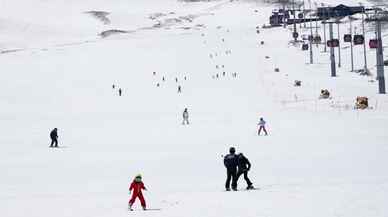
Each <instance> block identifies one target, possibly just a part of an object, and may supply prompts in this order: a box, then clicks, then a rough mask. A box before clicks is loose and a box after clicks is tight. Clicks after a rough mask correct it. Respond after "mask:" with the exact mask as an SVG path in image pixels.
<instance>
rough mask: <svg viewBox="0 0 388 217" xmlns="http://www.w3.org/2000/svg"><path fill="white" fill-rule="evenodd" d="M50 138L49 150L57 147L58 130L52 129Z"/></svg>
mask: <svg viewBox="0 0 388 217" xmlns="http://www.w3.org/2000/svg"><path fill="white" fill-rule="evenodd" d="M50 138H51V145H50V147H51V148H52V147H58V129H57V128H54V129H53V130H52V131H51V132H50ZM53 145H54V146H53Z"/></svg>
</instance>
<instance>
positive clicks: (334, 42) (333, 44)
mask: <svg viewBox="0 0 388 217" xmlns="http://www.w3.org/2000/svg"><path fill="white" fill-rule="evenodd" d="M327 46H328V47H338V46H339V40H338V39H333V40H328V41H327Z"/></svg>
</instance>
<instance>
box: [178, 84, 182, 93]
mask: <svg viewBox="0 0 388 217" xmlns="http://www.w3.org/2000/svg"><path fill="white" fill-rule="evenodd" d="M181 92H182V87H181V85H179V86H178V93H181Z"/></svg>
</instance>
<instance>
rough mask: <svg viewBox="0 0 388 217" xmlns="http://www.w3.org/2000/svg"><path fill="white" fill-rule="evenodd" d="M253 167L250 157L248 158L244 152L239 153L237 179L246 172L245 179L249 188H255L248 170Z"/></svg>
mask: <svg viewBox="0 0 388 217" xmlns="http://www.w3.org/2000/svg"><path fill="white" fill-rule="evenodd" d="M250 169H251V163H250V162H249V160H248V158H246V157H245V156H244V155H243V153H240V154H238V170H237V180H238V179H239V178H240V176H241V175H242V174H244V179H245V181H246V182H247V185H248V186H247V190H249V189H254V187H253V185H252V182H251V180H249V178H248V171H249V170H250Z"/></svg>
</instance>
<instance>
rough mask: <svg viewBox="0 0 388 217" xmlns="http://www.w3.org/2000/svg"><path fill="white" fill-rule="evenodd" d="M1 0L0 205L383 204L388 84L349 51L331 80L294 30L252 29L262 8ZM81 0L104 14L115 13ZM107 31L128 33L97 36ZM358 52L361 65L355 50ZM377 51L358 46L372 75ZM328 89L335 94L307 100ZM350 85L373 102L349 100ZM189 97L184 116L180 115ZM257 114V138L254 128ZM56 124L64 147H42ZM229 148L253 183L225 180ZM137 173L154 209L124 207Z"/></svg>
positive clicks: (336, 208)
mask: <svg viewBox="0 0 388 217" xmlns="http://www.w3.org/2000/svg"><path fill="white" fill-rule="evenodd" d="M337 2H338V1H337ZM342 2H343V3H347V2H349V1H342ZM338 3H339V2H338ZM21 5H23V6H21ZM0 7H1V8H2V9H3V11H4V12H2V14H1V15H0V50H1V51H2V54H1V55H0V65H1V72H2V78H1V80H0V81H1V85H0V108H1V109H0V130H1V135H0V144H1V148H2V149H1V152H0V159H1V160H0V174H1V176H0V177H1V182H0V192H1V194H0V201H1V203H0V214H1V216H4V217H26V216H28V217H51V216H56V217H70V216H71V217H78V216H80V217H81V216H86V217H88V216H90V217H100V216H101V217H105V216H106V217H108V216H109V217H113V216H114V217H120V216H163V217H182V216H185V217H198V216H202V217H218V216H223V217H232V216H233V217H234V216H244V217H258V216H262V217H284V216H289V217H294V216H295V217H312V216H314V217H328V216H333V217H337V216H341V217H362V216H368V217H372V216H373V217H385V216H387V215H388V208H387V206H386V204H387V201H388V174H387V173H386V172H385V171H386V165H387V163H388V160H387V157H386V156H387V154H388V146H387V145H388V142H387V139H388V135H387V133H386V125H387V124H388V98H387V96H386V95H378V94H377V83H376V82H370V80H373V79H374V78H373V76H371V77H362V76H359V75H358V74H355V73H352V72H350V60H349V59H348V56H349V49H343V52H342V55H343V56H342V58H343V59H342V61H343V67H342V68H340V69H338V77H336V78H331V77H330V71H329V65H328V61H329V56H328V53H323V52H322V50H323V48H322V47H320V48H316V47H314V49H315V50H314V52H315V56H314V60H315V62H316V64H313V65H309V64H308V61H309V57H308V52H303V51H301V49H300V48H299V47H294V46H292V45H290V44H289V40H290V38H291V31H290V30H289V29H283V28H275V29H260V34H257V33H256V26H260V27H261V26H262V25H263V24H264V23H267V18H268V16H269V15H270V13H271V10H272V7H271V6H269V5H265V4H260V3H255V2H243V1H233V2H230V1H212V2H196V3H182V2H176V1H173V0H163V1H161V0H159V1H158V0H154V1H151V0H147V1H144V0H143V1H124V0H116V1H102V0H99V1H95V0H93V1H92V0H83V1H75V0H73V1H65V0H52V1H43V0H31V1H28V2H26V1H21V0H3V1H2V3H1V5H0ZM255 10H258V12H255ZM87 11H106V12H109V13H110V14H109V15H108V16H107V17H108V18H109V19H110V23H109V24H104V23H103V22H101V20H99V19H96V18H95V17H93V16H91V15H90V14H87V13H85V12H87ZM355 25H359V22H357V23H356V24H355ZM358 28H359V27H358ZM346 29H347V27H346V26H343V29H341V31H342V32H345V31H346ZM106 30H123V31H127V33H122V34H114V35H110V36H109V37H106V38H101V37H100V36H99V35H98V34H100V33H101V32H103V31H106ZM303 31H305V32H307V31H308V30H303ZM320 31H321V29H320ZM368 34H369V36H371V35H373V32H369V33H368ZM385 34H387V33H386V32H385ZM260 41H264V42H265V43H264V45H260ZM385 41H386V42H385V44H387V41H388V39H387V38H385ZM344 47H345V45H344ZM12 51H14V52H12ZM229 51H231V52H229ZM355 53H356V58H357V59H356V67H357V68H362V67H363V62H362V61H363V58H362V56H361V54H362V48H361V47H356V48H355ZM374 55H375V54H374V50H369V49H368V62H369V64H370V66H371V67H370V68H371V70H372V73H375V69H374V67H373V65H374V64H375V61H374V59H373V58H374V57H375V56H374ZM266 56H267V58H266ZM217 65H218V69H217V68H216V66H217ZM222 65H223V66H224V67H222ZM275 68H279V70H280V72H274V69H275ZM386 69H387V68H386ZM154 71H155V72H156V75H155V76H154V75H153V72H154ZM223 71H225V76H223V75H222V74H223ZM232 73H237V77H236V78H235V77H233V76H232ZM217 74H218V76H219V78H218V79H217V78H216V75H217ZM163 77H164V78H165V81H163V80H162V79H163ZM185 77H186V80H185V79H184V78H185ZM175 78H177V79H178V82H175ZM294 80H302V86H301V87H294V86H293V83H294ZM158 83H159V85H160V86H159V87H157V84H158ZM112 84H116V85H118V87H120V88H122V89H123V96H121V97H119V96H118V94H117V89H112ZM178 85H181V86H182V93H181V94H178V93H177V87H178ZM323 88H327V89H329V90H330V91H331V93H332V99H328V100H318V96H319V93H320V90H321V89H323ZM361 95H362V96H367V97H369V98H370V105H371V106H372V107H373V109H367V110H365V111H357V110H353V109H352V108H353V105H354V100H355V98H356V97H357V96H361ZM186 107H187V108H188V110H189V113H190V121H191V124H190V125H189V126H183V125H181V121H182V120H181V115H182V112H183V109H184V108H186ZM259 117H264V118H265V119H266V120H267V122H268V129H269V133H270V135H269V136H267V137H264V136H257V134H256V130H257V128H256V124H257V122H258V119H259ZM54 127H57V128H58V129H59V142H60V147H61V148H58V149H49V148H48V145H49V136H48V134H49V132H50V130H51V129H52V128H54ZM230 146H235V147H236V149H237V152H243V153H244V154H245V155H246V156H247V157H248V158H249V159H250V161H251V163H252V170H251V171H250V173H249V174H250V177H251V179H252V181H253V182H254V185H255V186H256V187H259V188H260V190H258V191H244V190H242V191H238V192H224V181H225V175H226V171H225V169H224V166H223V163H222V155H224V154H225V153H227V151H228V149H229V147H230ZM137 173H141V174H142V175H143V179H144V182H145V184H146V186H147V188H148V191H147V192H145V197H146V200H147V203H148V207H149V208H161V211H150V212H131V213H128V211H127V201H128V189H127V188H128V184H129V182H130V181H131V180H132V179H133V178H134V176H135V175H136V174H137ZM239 188H240V189H244V188H245V183H244V180H243V179H240V182H239ZM136 209H139V204H138V202H137V203H136Z"/></svg>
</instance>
